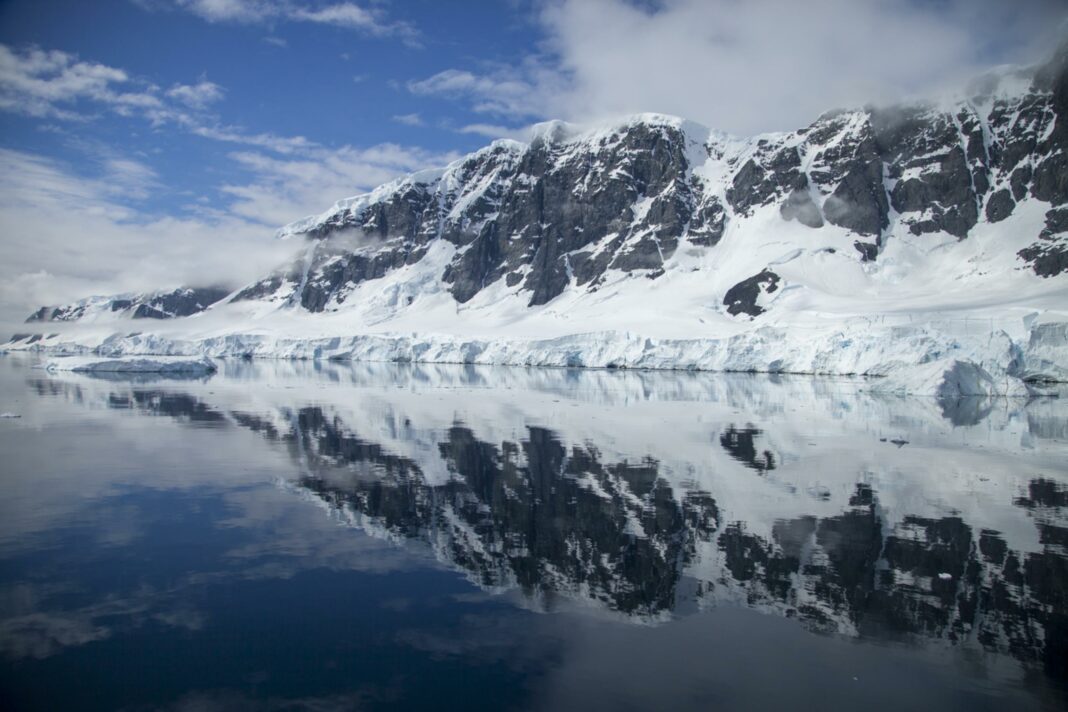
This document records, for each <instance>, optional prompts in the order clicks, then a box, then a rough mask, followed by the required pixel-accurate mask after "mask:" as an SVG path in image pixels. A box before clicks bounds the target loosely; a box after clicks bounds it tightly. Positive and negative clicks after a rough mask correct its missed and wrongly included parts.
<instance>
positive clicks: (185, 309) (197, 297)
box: [26, 287, 231, 324]
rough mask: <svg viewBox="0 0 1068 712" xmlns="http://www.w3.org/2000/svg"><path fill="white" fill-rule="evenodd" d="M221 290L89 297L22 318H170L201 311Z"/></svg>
mask: <svg viewBox="0 0 1068 712" xmlns="http://www.w3.org/2000/svg"><path fill="white" fill-rule="evenodd" d="M230 291H231V290H229V289H226V288H223V287H201V288H196V289H193V288H189V287H179V288H178V289H174V290H170V291H164V292H149V293H146V294H119V295H116V296H110V297H89V298H87V299H80V300H78V301H77V302H74V303H73V304H67V305H64V306H59V307H47V306H46V307H41V308H40V309H38V310H37V311H35V312H34V313H33V314H31V315H30V317H29V318H28V319H26V323H27V324H32V323H34V322H41V321H81V320H85V321H94V320H99V319H105V320H107V319H122V318H128V319H174V318H176V317H181V316H190V315H192V314H197V313H199V312H202V311H204V310H205V309H207V308H208V307H209V306H211V305H212V304H215V303H216V302H218V301H219V300H221V299H223V298H225V297H226V296H228V295H229V294H230Z"/></svg>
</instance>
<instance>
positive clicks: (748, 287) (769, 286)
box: [723, 269, 779, 316]
mask: <svg viewBox="0 0 1068 712" xmlns="http://www.w3.org/2000/svg"><path fill="white" fill-rule="evenodd" d="M778 288H779V275H777V274H775V273H774V272H772V271H771V270H769V269H765V270H763V271H762V272H760V273H759V274H754V275H753V276H752V277H750V278H748V279H743V280H742V281H741V282H739V283H738V284H736V285H734V286H733V287H731V288H730V289H728V290H727V293H726V294H725V295H724V296H723V305H724V306H725V307H727V313H728V314H730V315H732V316H737V315H739V314H748V315H749V316H760V315H761V314H763V313H764V307H763V306H761V305H760V304H759V303H758V302H759V300H760V297H761V296H762V295H764V294H772V293H773V292H775V291H776V290H778Z"/></svg>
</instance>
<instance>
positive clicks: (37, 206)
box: [0, 142, 457, 332]
mask: <svg viewBox="0 0 1068 712" xmlns="http://www.w3.org/2000/svg"><path fill="white" fill-rule="evenodd" d="M229 157H230V158H231V159H232V160H233V161H234V162H235V164H236V165H237V166H238V167H240V168H242V169H244V170H246V171H247V172H248V173H249V175H251V176H252V178H251V179H250V182H248V183H237V182H233V183H229V184H226V185H222V186H218V187H217V188H216V189H217V190H218V192H219V194H220V195H221V196H223V197H224V199H225V200H226V201H227V204H226V205H225V207H224V208H222V209H219V208H207V207H204V206H203V205H199V204H196V201H195V200H194V201H191V205H190V206H189V208H188V213H187V214H186V215H184V216H182V215H179V216H175V215H163V216H160V215H154V214H151V213H148V212H145V211H144V210H142V209H140V208H139V207H138V206H137V205H136V201H137V200H139V199H142V198H145V197H148V196H149V195H150V194H151V191H153V190H156V189H158V188H159V183H160V181H159V177H158V176H157V175H156V173H155V171H154V170H153V169H152V168H151V167H149V166H147V165H145V164H144V163H141V162H140V161H137V160H133V159H131V158H128V157H122V156H116V155H113V154H107V153H104V152H102V154H101V156H100V158H99V170H98V172H97V174H96V175H93V176H85V175H79V174H76V173H75V172H74V171H73V170H72V169H70V168H69V167H68V166H65V165H63V164H61V163H58V162H56V161H53V160H50V159H47V158H44V157H41V156H39V155H35V154H30V153H26V152H23V151H14V150H10V149H0V234H3V235H4V240H3V241H2V242H0V330H5V329H3V327H4V326H6V327H7V328H6V331H8V332H10V331H11V329H13V328H15V326H14V325H15V324H16V323H17V322H20V321H21V320H22V319H24V318H25V317H26V316H27V315H28V314H29V313H31V312H32V311H34V310H35V309H36V308H37V307H39V306H41V305H43V304H62V303H66V302H70V301H73V300H75V299H79V298H81V297H85V296H88V295H91V294H113V293H118V292H124V291H140V290H151V289H159V288H163V287H168V286H178V285H180V284H210V283H225V284H230V285H237V284H241V283H246V282H249V281H252V280H254V279H257V278H259V277H262V276H263V275H265V274H267V273H269V272H270V271H271V270H272V269H274V268H275V267H277V266H278V265H280V264H282V263H283V262H284V261H285V260H286V259H288V258H289V257H290V255H291V253H292V251H293V250H294V249H296V248H298V247H299V245H295V244H290V243H288V242H279V241H276V240H274V239H273V237H272V236H273V234H274V231H275V229H276V228H278V227H280V226H281V225H283V224H285V223H287V222H290V221H292V220H295V219H297V218H301V217H304V216H305V215H308V214H311V213H317V212H321V211H322V210H325V209H326V208H328V207H329V206H330V205H331V204H332V203H333V202H334V201H336V200H337V199H339V198H342V197H346V196H350V195H355V194H357V193H360V192H363V191H366V190H370V189H371V188H374V187H375V186H377V185H379V184H381V183H384V182H387V181H389V180H392V179H394V178H396V177H398V176H400V175H403V174H406V173H409V172H411V171H414V170H418V169H421V168H425V167H427V166H432V165H442V164H444V163H447V162H449V161H451V160H454V159H455V158H456V157H457V156H456V155H455V154H439V153H434V152H431V151H426V150H423V149H418V148H411V147H405V146H399V145H396V144H381V145H378V146H372V147H370V148H363V149H360V148H354V147H352V146H343V147H341V148H338V149H328V148H325V147H322V146H318V145H316V144H312V143H310V142H308V143H305V144H303V145H301V147H300V150H299V151H298V152H294V153H291V154H289V155H277V154H269V153H265V152H259V151H242V152H235V153H232V154H230V156H229ZM131 201H134V202H133V203H131Z"/></svg>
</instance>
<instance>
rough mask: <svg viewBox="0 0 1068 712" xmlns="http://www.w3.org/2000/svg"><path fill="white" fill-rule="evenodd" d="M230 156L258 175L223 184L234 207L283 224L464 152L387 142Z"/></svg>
mask: <svg viewBox="0 0 1068 712" xmlns="http://www.w3.org/2000/svg"><path fill="white" fill-rule="evenodd" d="M230 158H231V159H233V160H234V161H236V162H237V163H238V164H239V165H240V166H242V167H243V168H245V169H246V170H247V171H248V172H249V174H250V175H252V176H254V179H253V180H252V181H251V182H250V183H247V184H242V185H236V184H233V185H226V186H223V187H222V188H221V190H222V192H224V193H225V194H226V195H228V196H229V197H230V198H231V199H232V202H231V204H230V206H229V208H228V209H229V211H230V212H231V213H233V214H235V215H240V216H242V217H245V218H248V219H250V220H258V221H260V222H263V223H265V224H268V225H274V226H278V225H282V224H284V223H286V222H289V221H292V220H294V219H295V218H297V217H303V216H304V215H305V214H308V213H313V212H319V211H322V210H325V209H326V208H327V207H329V205H330V203H332V202H333V201H335V200H337V199H339V198H342V197H348V196H351V195H356V194H358V193H362V192H366V191H369V190H371V189H372V188H374V187H376V186H378V185H381V184H382V183H385V182H387V181H390V180H393V179H394V178H397V177H398V176H401V175H404V174H406V173H411V172H413V171H416V170H420V169H422V168H426V167H428V166H438V165H444V164H446V163H448V162H450V161H452V160H455V159H456V158H458V154H456V153H439V152H435V151H427V150H424V149H420V148H414V147H410V146H400V145H397V144H392V143H387V144H380V145H377V146H371V147H369V148H356V147H353V146H343V147H341V148H337V149H327V148H323V147H319V148H316V149H312V150H308V151H305V152H303V153H302V154H301V155H299V156H290V157H279V156H271V155H268V154H265V153H262V152H255V151H238V152H234V153H231V154H230Z"/></svg>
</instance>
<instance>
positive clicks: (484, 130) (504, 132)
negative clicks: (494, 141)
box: [457, 124, 530, 141]
mask: <svg viewBox="0 0 1068 712" xmlns="http://www.w3.org/2000/svg"><path fill="white" fill-rule="evenodd" d="M457 132H458V133H462V134H474V135H476V136H485V137H486V138H512V139H515V140H517V141H525V140H527V139H528V138H529V137H530V127H529V126H526V127H522V128H515V129H512V128H508V127H507V126H500V125H498V124H467V125H466V126H461V127H460V128H459V129H457Z"/></svg>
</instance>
